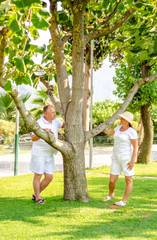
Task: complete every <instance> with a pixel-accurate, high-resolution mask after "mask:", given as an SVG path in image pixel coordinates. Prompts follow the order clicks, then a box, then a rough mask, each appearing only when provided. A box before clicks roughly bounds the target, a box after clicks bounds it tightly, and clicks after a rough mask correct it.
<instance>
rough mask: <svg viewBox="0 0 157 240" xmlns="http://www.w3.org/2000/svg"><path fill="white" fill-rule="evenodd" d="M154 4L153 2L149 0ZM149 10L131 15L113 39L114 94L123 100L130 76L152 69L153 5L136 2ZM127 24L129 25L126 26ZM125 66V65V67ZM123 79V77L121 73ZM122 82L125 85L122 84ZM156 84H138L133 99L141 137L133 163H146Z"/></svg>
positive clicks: (156, 55)
mask: <svg viewBox="0 0 157 240" xmlns="http://www.w3.org/2000/svg"><path fill="white" fill-rule="evenodd" d="M151 3H152V4H155V2H154V1H151ZM139 6H140V7H142V8H143V9H147V10H148V11H150V13H151V14H150V15H147V14H145V15H144V16H141V17H140V18H138V19H137V18H136V16H135V17H133V18H132V19H130V20H129V21H128V22H127V24H126V26H123V27H122V28H121V30H122V36H119V37H117V39H116V40H115V42H114V41H113V42H112V44H113V46H112V48H113V49H115V52H114V62H117V61H116V58H117V57H118V59H119V57H120V58H121V59H123V61H124V64H120V66H121V70H120V71H117V74H118V78H119V79H115V80H114V81H115V83H116V84H117V85H118V88H117V93H118V96H119V97H120V98H121V99H125V96H126V95H127V93H128V91H129V89H130V88H131V87H132V86H133V84H134V83H133V82H134V78H138V77H148V76H150V75H151V74H153V73H155V72H156V67H155V65H156V62H157V50H156V47H155V45H156V35H155V26H156V20H155V8H153V5H148V6H146V5H145V4H142V5H141V4H140V5H138V7H139ZM129 24H130V28H128V26H129ZM125 65H126V67H125ZM123 74H124V78H125V80H123V76H122V75H123ZM122 82H123V84H124V82H125V85H122ZM156 94H157V89H156V84H155V83H151V84H149V85H148V86H147V87H141V89H140V90H139V91H138V93H137V94H136V95H135V97H134V99H133V107H134V110H135V109H136V110H137V109H138V108H139V107H140V112H141V120H142V126H143V129H144V137H143V140H142V143H141V144H140V148H139V155H138V160H137V162H143V163H148V162H149V161H150V152H151V147H152V143H153V125H152V121H151V115H150V106H151V104H152V103H155V102H156Z"/></svg>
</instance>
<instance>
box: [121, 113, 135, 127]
mask: <svg viewBox="0 0 157 240" xmlns="http://www.w3.org/2000/svg"><path fill="white" fill-rule="evenodd" d="M118 117H121V118H124V119H125V120H127V121H128V122H129V123H130V124H131V125H132V121H133V118H134V116H133V115H132V113H130V112H124V113H122V114H119V115H118Z"/></svg>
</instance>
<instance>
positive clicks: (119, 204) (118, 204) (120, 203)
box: [114, 200, 126, 207]
mask: <svg viewBox="0 0 157 240" xmlns="http://www.w3.org/2000/svg"><path fill="white" fill-rule="evenodd" d="M114 205H116V206H119V207H124V206H126V203H124V202H123V201H122V200H121V201H119V202H115V203H114Z"/></svg>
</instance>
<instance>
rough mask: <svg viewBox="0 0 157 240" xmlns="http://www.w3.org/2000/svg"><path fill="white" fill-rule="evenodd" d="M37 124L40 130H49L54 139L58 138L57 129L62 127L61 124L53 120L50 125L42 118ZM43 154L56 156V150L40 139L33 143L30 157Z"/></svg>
mask: <svg viewBox="0 0 157 240" xmlns="http://www.w3.org/2000/svg"><path fill="white" fill-rule="evenodd" d="M37 122H38V124H39V125H40V127H41V128H49V129H51V132H53V133H54V135H55V137H56V138H58V128H61V127H62V126H63V122H61V121H59V120H58V119H54V120H53V121H52V123H50V122H48V121H46V119H45V118H44V117H43V116H42V117H41V118H40V119H39V120H38V121H37ZM43 152H47V154H56V153H57V150H56V149H54V148H53V147H51V146H50V145H49V144H48V143H47V142H45V140H43V139H41V138H40V139H39V140H37V141H34V142H33V146H32V155H33V154H35V155H36V154H41V153H43Z"/></svg>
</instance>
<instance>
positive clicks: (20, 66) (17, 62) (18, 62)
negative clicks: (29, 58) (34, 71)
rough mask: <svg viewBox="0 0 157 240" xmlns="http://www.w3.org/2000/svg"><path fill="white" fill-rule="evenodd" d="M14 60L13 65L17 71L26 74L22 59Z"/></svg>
mask: <svg viewBox="0 0 157 240" xmlns="http://www.w3.org/2000/svg"><path fill="white" fill-rule="evenodd" d="M14 60H15V65H16V67H17V69H18V70H19V71H20V72H23V73H25V72H26V66H25V63H24V59H23V58H22V57H16V58H14Z"/></svg>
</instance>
